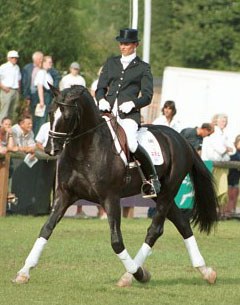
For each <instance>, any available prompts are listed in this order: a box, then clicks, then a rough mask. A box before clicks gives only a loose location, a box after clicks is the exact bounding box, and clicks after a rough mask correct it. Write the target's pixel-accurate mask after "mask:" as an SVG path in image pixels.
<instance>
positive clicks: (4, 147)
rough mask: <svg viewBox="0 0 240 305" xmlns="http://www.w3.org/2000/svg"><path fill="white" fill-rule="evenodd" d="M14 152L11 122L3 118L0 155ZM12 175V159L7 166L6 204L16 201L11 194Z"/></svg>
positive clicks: (0, 131) (0, 132)
mask: <svg viewBox="0 0 240 305" xmlns="http://www.w3.org/2000/svg"><path fill="white" fill-rule="evenodd" d="M10 151H15V145H14V141H13V135H12V121H11V119H10V118H8V117H5V118H3V119H2V122H1V127H0V154H3V155H5V154H6V153H7V152H10ZM12 174H13V164H12V159H10V164H9V176H8V178H9V180H8V195H7V201H8V203H9V204H10V203H14V202H15V201H16V200H17V197H16V196H15V194H13V193H11V182H12V181H11V178H12Z"/></svg>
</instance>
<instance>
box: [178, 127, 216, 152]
mask: <svg viewBox="0 0 240 305" xmlns="http://www.w3.org/2000/svg"><path fill="white" fill-rule="evenodd" d="M213 131H214V126H213V124H210V123H203V124H202V126H201V127H195V128H184V129H183V130H182V131H181V132H180V134H181V135H182V136H183V137H184V138H185V139H186V140H187V141H188V142H189V143H190V144H191V145H192V146H193V148H194V149H195V150H196V151H197V152H198V153H199V154H201V151H202V142H203V138H205V137H208V136H209V135H211V134H212V133H213Z"/></svg>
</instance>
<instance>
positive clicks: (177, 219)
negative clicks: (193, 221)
mask: <svg viewBox="0 0 240 305" xmlns="http://www.w3.org/2000/svg"><path fill="white" fill-rule="evenodd" d="M167 217H168V219H169V220H170V221H171V222H172V223H173V224H174V225H175V227H176V228H177V230H178V232H179V233H180V234H181V235H182V237H183V239H184V244H185V246H186V249H187V251H188V254H189V257H190V260H191V262H192V266H193V267H194V268H196V269H197V270H198V271H199V272H200V273H201V275H202V277H203V279H204V280H206V281H207V282H209V283H210V284H214V283H215V281H216V278H217V273H216V271H214V270H213V269H212V268H211V267H207V266H206V264H205V260H204V258H203V257H202V255H201V253H200V251H199V248H198V245H197V242H196V239H195V237H194V235H193V232H192V228H191V226H190V221H189V217H188V215H184V214H183V211H181V210H180V209H179V208H178V207H177V206H176V204H175V203H174V204H173V205H172V207H171V208H170V210H169V212H168V215H167Z"/></svg>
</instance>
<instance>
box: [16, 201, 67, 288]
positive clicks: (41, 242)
mask: <svg viewBox="0 0 240 305" xmlns="http://www.w3.org/2000/svg"><path fill="white" fill-rule="evenodd" d="M56 198H57V199H56V200H55V204H54V208H53V209H52V212H51V214H50V216H49V218H48V220H47V221H46V223H45V224H44V225H43V227H42V229H41V231H40V234H39V237H38V238H37V240H36V241H35V243H34V245H33V248H32V250H31V251H30V253H29V255H28V257H27V259H26V260H25V264H24V266H23V267H22V268H21V269H20V270H19V271H18V273H17V276H16V278H15V279H14V280H13V282H15V283H18V284H24V283H27V282H28V281H29V279H30V269H32V268H34V267H36V265H37V264H38V261H39V258H40V256H41V254H42V251H43V249H44V247H45V246H46V244H47V241H48V239H49V237H50V236H51V234H52V232H53V229H54V228H55V226H56V224H57V223H58V222H59V221H60V219H61V218H62V217H63V215H64V213H65V211H66V209H67V208H68V206H69V205H64V204H63V198H62V196H56Z"/></svg>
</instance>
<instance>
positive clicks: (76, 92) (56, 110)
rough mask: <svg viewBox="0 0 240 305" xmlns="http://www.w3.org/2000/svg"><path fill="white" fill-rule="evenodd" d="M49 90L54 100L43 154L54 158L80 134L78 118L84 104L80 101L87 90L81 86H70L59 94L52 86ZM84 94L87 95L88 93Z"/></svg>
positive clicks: (79, 120)
mask: <svg viewBox="0 0 240 305" xmlns="http://www.w3.org/2000/svg"><path fill="white" fill-rule="evenodd" d="M50 88H51V90H52V92H53V95H54V99H53V103H52V106H51V109H50V111H49V116H50V131H49V139H48V143H47V145H46V147H45V152H46V153H47V154H50V155H53V156H55V155H57V154H59V153H60V152H61V151H62V150H63V147H64V145H65V144H67V143H69V142H70V141H71V140H72V139H73V138H75V137H76V135H77V134H79V132H80V124H81V119H80V117H81V115H82V113H83V108H84V102H81V101H82V95H83V92H85V91H87V89H86V88H84V87H83V86H72V87H71V88H68V89H65V90H64V91H62V92H60V91H59V90H58V89H56V88H54V87H53V86H50ZM86 94H89V93H88V91H87V93H86ZM89 95H90V94H89ZM85 104H86V102H85ZM88 106H90V104H89V103H88Z"/></svg>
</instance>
